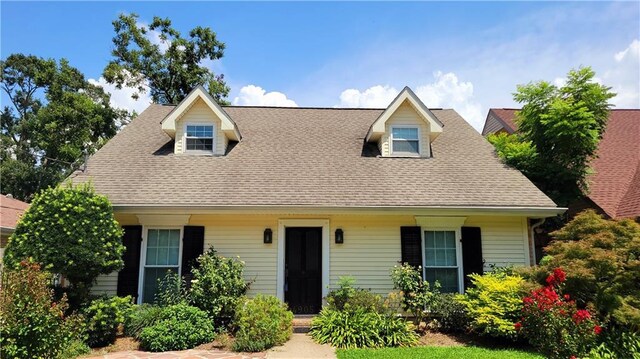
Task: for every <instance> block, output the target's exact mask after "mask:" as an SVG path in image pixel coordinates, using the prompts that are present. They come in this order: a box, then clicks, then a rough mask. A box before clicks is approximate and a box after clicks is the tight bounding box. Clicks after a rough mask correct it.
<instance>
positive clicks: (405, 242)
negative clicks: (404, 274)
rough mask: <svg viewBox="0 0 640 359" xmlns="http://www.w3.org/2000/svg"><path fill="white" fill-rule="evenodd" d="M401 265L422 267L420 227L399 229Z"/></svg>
mask: <svg viewBox="0 0 640 359" xmlns="http://www.w3.org/2000/svg"><path fill="white" fill-rule="evenodd" d="M400 245H401V251H402V263H403V264H404V263H408V264H410V265H412V266H414V267H418V266H422V237H421V235H420V227H400Z"/></svg>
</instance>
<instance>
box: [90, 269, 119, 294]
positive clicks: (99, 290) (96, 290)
mask: <svg viewBox="0 0 640 359" xmlns="http://www.w3.org/2000/svg"><path fill="white" fill-rule="evenodd" d="M117 291H118V272H113V273H109V274H102V275H99V276H98V278H96V283H95V284H94V285H93V287H92V288H91V293H93V294H97V295H103V294H104V295H116V294H117Z"/></svg>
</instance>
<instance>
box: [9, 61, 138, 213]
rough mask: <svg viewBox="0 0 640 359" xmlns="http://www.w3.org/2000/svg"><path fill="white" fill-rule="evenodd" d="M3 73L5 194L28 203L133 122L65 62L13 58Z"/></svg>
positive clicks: (106, 95) (103, 93)
mask: <svg viewBox="0 0 640 359" xmlns="http://www.w3.org/2000/svg"><path fill="white" fill-rule="evenodd" d="M0 68H1V69H2V75H1V76H2V78H1V80H2V90H4V92H5V93H6V94H7V96H8V98H9V100H10V102H11V105H10V106H5V107H4V108H3V109H2V111H1V112H0V117H1V120H2V127H1V130H0V145H1V147H2V153H1V154H0V159H1V165H0V176H2V193H5V194H6V193H11V194H13V196H14V197H16V198H18V199H21V200H25V201H28V200H30V199H31V197H32V195H33V194H34V193H36V192H37V191H38V190H40V189H41V188H46V187H49V186H52V185H56V184H57V183H58V182H59V181H60V180H61V179H63V178H64V177H66V176H67V175H68V174H69V173H70V172H71V171H72V170H73V169H74V166H76V165H77V164H78V162H79V160H82V159H83V157H84V155H85V154H87V155H90V154H92V153H94V152H95V151H96V150H98V149H99V148H100V147H101V146H102V144H104V143H105V142H106V141H107V140H108V139H109V138H111V137H112V136H113V135H115V133H116V123H117V122H118V121H121V120H122V119H124V118H126V117H127V116H128V114H127V112H126V111H124V110H117V109H114V108H112V107H111V106H110V105H109V99H110V96H109V94H107V93H105V92H104V91H103V90H102V88H101V87H98V86H95V85H92V84H90V83H89V82H88V81H87V80H86V79H85V78H84V75H83V74H82V73H81V72H80V71H79V70H78V69H76V68H74V67H72V66H70V65H69V63H68V62H67V60H65V59H62V60H60V62H59V63H58V62H56V61H55V60H53V59H43V58H40V57H36V56H31V55H23V54H12V55H10V56H8V57H7V58H6V59H5V60H3V61H0Z"/></svg>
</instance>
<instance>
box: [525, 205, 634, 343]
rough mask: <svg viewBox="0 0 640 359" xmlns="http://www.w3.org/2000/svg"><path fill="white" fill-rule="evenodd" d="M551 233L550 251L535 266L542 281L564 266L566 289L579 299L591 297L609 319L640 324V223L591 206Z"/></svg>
mask: <svg viewBox="0 0 640 359" xmlns="http://www.w3.org/2000/svg"><path fill="white" fill-rule="evenodd" d="M551 235H552V236H553V237H554V239H555V241H553V242H551V244H550V245H549V246H547V247H546V248H545V251H546V252H547V253H548V254H549V256H548V257H546V258H544V259H543V261H542V262H541V265H540V266H539V267H538V268H534V269H532V276H533V278H535V279H536V280H537V281H538V282H539V283H543V282H544V280H545V277H546V275H547V274H548V273H550V272H552V271H553V269H554V268H562V269H564V271H565V272H566V282H565V288H564V289H565V292H566V293H569V294H570V295H571V298H573V299H575V300H577V301H578V304H580V305H582V306H584V305H587V304H589V303H592V304H593V305H594V306H595V308H596V309H597V310H598V312H599V314H600V316H601V318H602V319H603V320H604V321H605V322H613V323H614V324H618V325H622V327H623V328H627V330H631V329H635V330H640V225H639V224H638V223H635V222H634V221H632V220H629V219H625V220H621V221H612V220H605V219H603V218H602V217H601V216H599V215H598V214H596V212H594V211H593V210H587V211H585V212H583V213H581V214H579V215H577V216H576V217H575V218H574V219H573V220H571V222H569V223H568V224H567V225H565V226H564V227H563V228H562V229H560V230H558V231H555V232H553V233H551Z"/></svg>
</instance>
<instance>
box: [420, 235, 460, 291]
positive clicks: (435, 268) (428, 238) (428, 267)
mask: <svg viewBox="0 0 640 359" xmlns="http://www.w3.org/2000/svg"><path fill="white" fill-rule="evenodd" d="M424 258H425V263H424V272H425V279H426V280H427V281H428V282H429V283H431V284H433V283H435V282H436V281H438V282H439V283H440V285H441V288H440V290H441V291H442V292H444V293H457V292H458V289H459V285H458V283H459V282H458V255H457V249H456V232H455V231H425V232H424Z"/></svg>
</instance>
